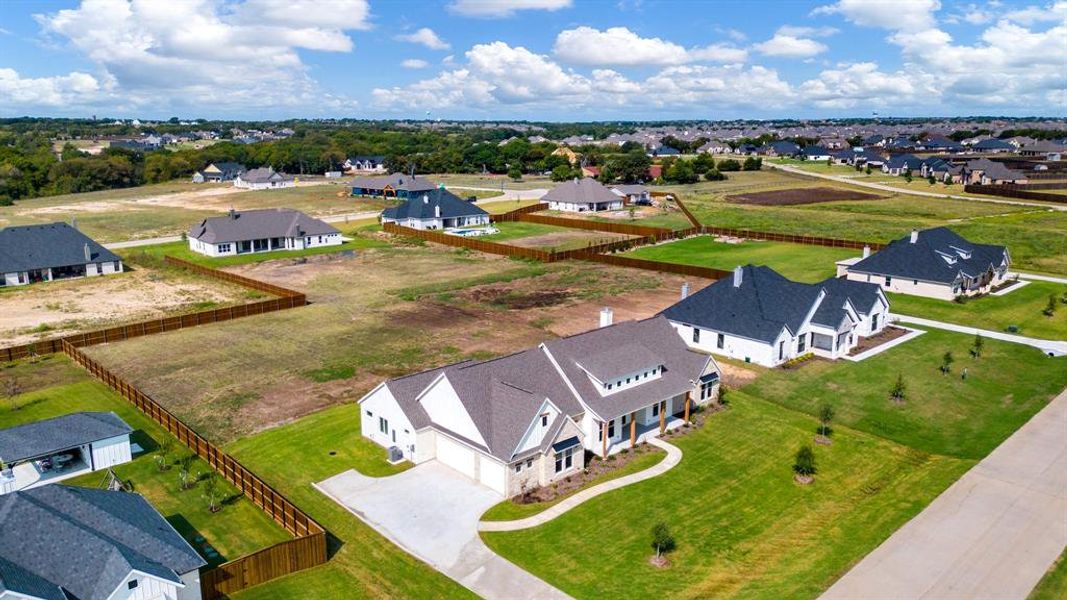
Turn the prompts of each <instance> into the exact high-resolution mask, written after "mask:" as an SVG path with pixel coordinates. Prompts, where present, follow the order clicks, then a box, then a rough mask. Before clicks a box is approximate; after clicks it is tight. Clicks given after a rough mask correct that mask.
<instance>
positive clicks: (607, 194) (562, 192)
mask: <svg viewBox="0 0 1067 600" xmlns="http://www.w3.org/2000/svg"><path fill="white" fill-rule="evenodd" d="M541 200H542V201H543V202H564V203H567V204H597V203H601V202H618V201H619V197H618V196H616V195H615V194H614V193H613V192H612V191H611V190H609V189H608V188H607V187H605V186H604V184H602V183H600V182H599V181H597V180H595V179H592V178H589V177H585V178H582V179H572V180H570V181H564V182H563V183H561V184H559V185H557V186H556V187H554V188H552V189H551V190H549V191H548V193H547V194H545V195H544V196H543V197H542V198H541Z"/></svg>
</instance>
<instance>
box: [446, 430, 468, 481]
mask: <svg viewBox="0 0 1067 600" xmlns="http://www.w3.org/2000/svg"><path fill="white" fill-rule="evenodd" d="M437 460H438V461H440V462H441V463H442V464H444V465H447V466H449V467H452V468H453V469H455V470H457V471H459V472H460V473H463V474H464V475H466V476H467V477H471V478H473V477H474V461H475V455H474V450H471V449H470V448H468V447H466V446H464V445H462V444H460V443H459V442H454V441H452V440H450V439H448V438H446V437H445V436H443V435H438V436H437Z"/></svg>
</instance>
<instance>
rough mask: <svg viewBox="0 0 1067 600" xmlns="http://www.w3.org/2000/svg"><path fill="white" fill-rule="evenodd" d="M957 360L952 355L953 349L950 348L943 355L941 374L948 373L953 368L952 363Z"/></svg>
mask: <svg viewBox="0 0 1067 600" xmlns="http://www.w3.org/2000/svg"><path fill="white" fill-rule="evenodd" d="M954 362H956V359H955V358H953V356H952V351H951V350H949V351H948V352H945V354H944V355H943V356H942V357H941V374H942V375H948V374H949V372H950V371H951V370H952V363H954Z"/></svg>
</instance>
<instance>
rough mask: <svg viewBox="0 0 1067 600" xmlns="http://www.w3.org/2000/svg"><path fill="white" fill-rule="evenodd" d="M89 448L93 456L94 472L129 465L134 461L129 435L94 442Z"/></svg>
mask: <svg viewBox="0 0 1067 600" xmlns="http://www.w3.org/2000/svg"><path fill="white" fill-rule="evenodd" d="M89 447H90V448H91V451H92V454H93V461H92V464H91V466H92V468H93V470H94V471H96V470H100V469H107V468H109V467H113V466H115V465H121V464H123V463H128V462H130V461H131V460H132V459H133V455H132V453H131V451H130V436H129V435H121V436H116V437H112V438H108V439H106V440H100V441H98V442H93V443H92V444H90V446H89Z"/></svg>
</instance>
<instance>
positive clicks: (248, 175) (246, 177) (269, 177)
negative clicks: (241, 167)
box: [240, 167, 293, 183]
mask: <svg viewBox="0 0 1067 600" xmlns="http://www.w3.org/2000/svg"><path fill="white" fill-rule="evenodd" d="M240 177H241V181H245V182H248V183H267V182H270V181H292V180H293V176H292V175H288V174H286V173H279V172H277V171H275V170H274V169H272V168H271V167H259V168H258V169H252V170H250V171H245V172H244V173H241V174H240Z"/></svg>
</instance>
